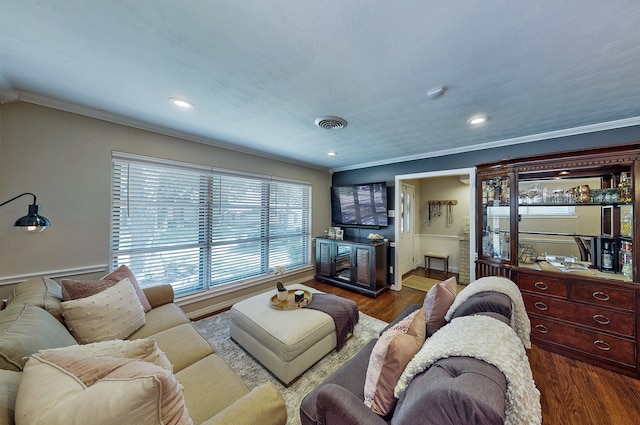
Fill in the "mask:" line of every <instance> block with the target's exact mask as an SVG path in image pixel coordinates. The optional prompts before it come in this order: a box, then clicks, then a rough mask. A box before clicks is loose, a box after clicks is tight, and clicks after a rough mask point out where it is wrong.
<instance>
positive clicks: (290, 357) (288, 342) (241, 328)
mask: <svg viewBox="0 0 640 425" xmlns="http://www.w3.org/2000/svg"><path fill="white" fill-rule="evenodd" d="M287 289H304V290H307V291H309V292H311V293H320V291H317V290H315V289H313V288H310V287H308V286H305V285H302V284H293V285H287ZM273 295H275V288H274V290H273V291H268V292H265V293H262V294H258V295H255V296H253V297H251V298H247V299H246V300H243V301H240V302H238V303H236V304H234V305H233V307H231V310H230V312H229V317H230V323H229V331H230V333H231V338H232V339H233V340H234V341H236V342H237V343H238V344H240V345H241V346H242V347H243V348H244V349H245V350H246V351H247V352H248V353H249V354H251V355H252V356H253V357H254V358H255V359H256V360H258V361H259V362H260V363H262V365H263V366H264V367H266V368H267V369H268V370H269V371H271V373H273V374H274V375H275V376H276V377H277V378H278V379H279V380H280V381H281V382H282V383H283V384H285V385H289V384H290V383H291V382H292V381H293V380H294V379H296V378H297V377H298V376H300V375H301V374H302V373H303V372H304V371H306V370H307V369H309V368H310V367H311V366H313V365H314V364H315V363H316V362H317V361H318V360H320V359H322V358H323V357H324V356H326V355H327V354H328V353H330V352H331V351H332V350H333V349H334V348H335V347H336V342H337V339H336V328H335V324H334V322H333V319H332V318H331V316H329V315H328V314H326V313H323V312H321V311H317V310H313V309H310V308H300V309H296V310H277V309H275V308H273V307H271V297H272V296H273Z"/></svg>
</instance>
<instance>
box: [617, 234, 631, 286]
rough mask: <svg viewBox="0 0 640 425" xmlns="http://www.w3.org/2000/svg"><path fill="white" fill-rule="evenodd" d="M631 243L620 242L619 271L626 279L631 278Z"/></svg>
mask: <svg viewBox="0 0 640 425" xmlns="http://www.w3.org/2000/svg"><path fill="white" fill-rule="evenodd" d="M632 248H633V244H632V243H631V242H629V241H621V242H620V255H619V262H620V271H621V272H622V274H623V275H624V277H625V278H626V279H627V280H632V279H633V257H632V255H633V253H632V251H633V249H632Z"/></svg>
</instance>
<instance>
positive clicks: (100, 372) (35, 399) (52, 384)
mask: <svg viewBox="0 0 640 425" xmlns="http://www.w3.org/2000/svg"><path fill="white" fill-rule="evenodd" d="M15 415H16V423H25V424H27V423H29V424H36V423H38V424H45V423H48V424H71V423H79V424H93V425H107V424H118V423H121V424H174V425H178V424H180V425H183V424H192V423H193V422H192V421H191V419H190V418H189V412H188V411H187V408H186V406H185V402H184V394H183V390H182V387H181V386H180V384H179V383H178V381H177V380H176V378H175V376H174V375H173V373H171V372H169V371H167V370H165V369H163V368H161V367H159V366H157V365H154V364H152V363H149V362H145V361H141V360H134V359H121V358H115V357H89V356H82V355H72V354H56V353H47V354H34V355H33V356H31V358H30V359H29V360H28V361H27V364H26V365H25V368H24V372H23V374H22V380H21V382H20V387H19V388H18V394H17V396H16V407H15Z"/></svg>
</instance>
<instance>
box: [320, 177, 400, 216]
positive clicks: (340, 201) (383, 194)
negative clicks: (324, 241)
mask: <svg viewBox="0 0 640 425" xmlns="http://www.w3.org/2000/svg"><path fill="white" fill-rule="evenodd" d="M331 219H332V221H333V224H334V225H335V226H363V227H364V226H373V227H385V226H388V224H389V223H388V220H387V184H386V183H384V182H382V183H368V184H358V185H351V186H334V187H332V188H331Z"/></svg>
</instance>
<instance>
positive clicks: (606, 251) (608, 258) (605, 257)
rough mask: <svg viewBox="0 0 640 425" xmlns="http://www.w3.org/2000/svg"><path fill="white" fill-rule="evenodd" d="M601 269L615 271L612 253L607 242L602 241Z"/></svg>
mask: <svg viewBox="0 0 640 425" xmlns="http://www.w3.org/2000/svg"><path fill="white" fill-rule="evenodd" d="M601 258H602V271H615V270H614V267H613V253H612V251H611V248H610V245H609V242H605V243H604V247H603V248H602V257H601Z"/></svg>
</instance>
